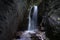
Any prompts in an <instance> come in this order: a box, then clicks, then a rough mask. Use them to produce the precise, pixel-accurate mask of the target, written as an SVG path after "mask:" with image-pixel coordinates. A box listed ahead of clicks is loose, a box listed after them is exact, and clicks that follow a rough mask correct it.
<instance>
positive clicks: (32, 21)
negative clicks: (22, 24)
mask: <svg viewBox="0 0 60 40" xmlns="http://www.w3.org/2000/svg"><path fill="white" fill-rule="evenodd" d="M33 8H34V9H33V13H31V10H32V8H31V10H30V12H29V22H28V31H36V30H37V14H38V7H37V6H34V7H33ZM31 14H32V18H31Z"/></svg>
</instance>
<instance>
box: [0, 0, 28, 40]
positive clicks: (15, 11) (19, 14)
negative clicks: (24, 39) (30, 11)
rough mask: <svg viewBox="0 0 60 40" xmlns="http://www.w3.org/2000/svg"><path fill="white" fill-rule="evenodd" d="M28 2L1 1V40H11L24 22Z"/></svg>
mask: <svg viewBox="0 0 60 40" xmlns="http://www.w3.org/2000/svg"><path fill="white" fill-rule="evenodd" d="M26 5H27V1H24V0H0V40H11V38H12V36H13V33H15V32H16V30H17V27H18V23H19V22H22V20H23V15H24V12H25V11H26Z"/></svg>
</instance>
